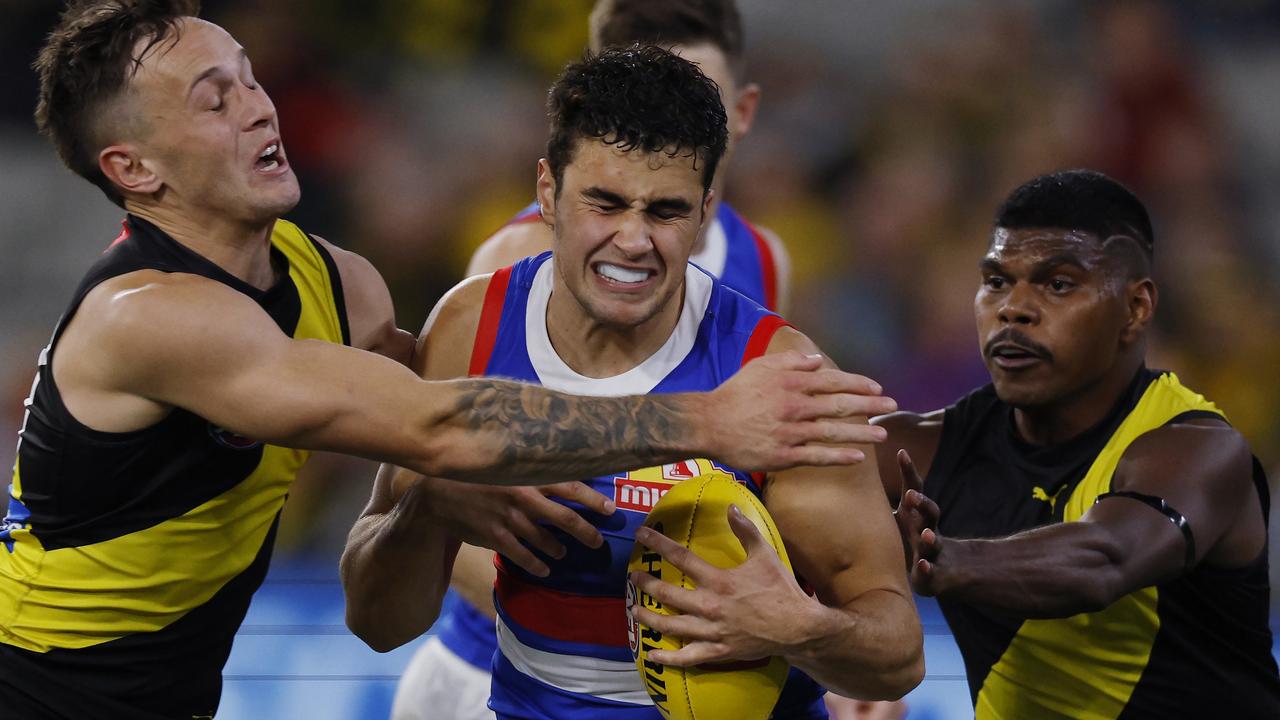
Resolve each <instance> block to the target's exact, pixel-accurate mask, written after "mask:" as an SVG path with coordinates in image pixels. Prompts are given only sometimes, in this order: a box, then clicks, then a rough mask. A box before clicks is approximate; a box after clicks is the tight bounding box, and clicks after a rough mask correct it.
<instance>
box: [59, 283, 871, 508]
mask: <svg viewBox="0 0 1280 720" xmlns="http://www.w3.org/2000/svg"><path fill="white" fill-rule="evenodd" d="M94 293H97V297H96V302H90V301H89V300H88V299H87V300H86V304H87V305H89V306H90V307H88V308H82V310H83V311H84V312H83V313H78V314H77V318H76V321H83V322H80V326H81V340H82V344H84V345H85V346H86V347H90V348H93V349H94V352H92V353H87V354H76V353H66V352H63V353H59V354H58V356H55V362H61V363H63V366H62V367H55V372H56V373H57V374H58V376H59V385H60V386H63V385H70V386H77V384H79V386H83V385H88V386H90V388H91V389H92V390H93V391H94V392H95V393H96V394H97V396H99V397H100V398H101V397H103V396H106V397H107V399H108V400H110V401H114V400H122V402H124V403H125V404H132V406H140V407H141V410H140V411H139V414H140V415H147V414H148V413H150V415H149V417H151V418H152V419H151V420H150V422H154V421H155V420H157V419H158V418H159V417H162V416H163V414H164V413H165V412H167V409H166V408H172V407H181V408H185V409H187V410H190V411H192V412H194V413H196V414H197V415H200V416H202V417H204V418H206V419H208V420H210V421H211V422H213V423H214V424H215V425H218V426H220V427H223V428H226V429H228V430H231V431H233V432H236V433H239V434H241V435H245V436H247V437H252V438H255V439H259V440H264V441H266V442H270V443H273V444H277V445H285V446H290V447H299V448H306V449H323V450H334V451H338V452H345V453H349V454H353V455H361V456H364V457H369V458H373V459H380V460H385V461H390V462H393V463H396V464H398V465H401V466H403V467H409V468H412V469H414V470H417V471H419V472H423V473H425V474H430V475H436V476H447V477H454V478H458V479H461V480H468V481H476V482H487V483H499V484H503V483H506V484H511V483H528V482H539V481H548V480H552V479H559V478H563V477H566V476H568V477H585V476H589V475H592V474H595V473H600V472H606V471H610V470H618V469H620V468H634V467H643V466H648V465H653V464H657V463H661V462H674V461H676V460H679V459H681V458H686V457H692V456H707V457H714V458H717V459H720V460H722V461H724V462H729V463H735V464H738V465H744V466H748V467H762V468H778V467H785V466H790V465H795V464H801V463H805V464H831V463H849V462H854V461H856V460H858V459H860V458H861V452H860V451H856V450H852V449H848V448H842V447H833V448H829V447H823V446H819V445H816V444H814V443H816V442H819V441H824V442H825V441H836V442H858V441H867V440H870V439H871V438H870V436H869V435H868V434H867V432H866V430H867V429H866V428H865V427H857V426H850V425H847V424H844V423H840V422H837V421H833V420H832V419H831V418H839V417H844V416H848V415H856V414H865V413H868V412H875V410H876V408H879V407H882V406H883V402H882V399H881V398H879V397H875V395H876V394H878V392H879V388H878V386H875V385H874V384H873V383H871V382H870V381H869V380H867V379H866V378H861V377H858V376H853V375H848V374H845V373H840V372H837V371H834V370H818V369H817V366H818V364H819V360H818V359H817V358H806V357H804V356H802V355H801V354H800V353H791V354H788V355H785V356H775V357H769V358H764V359H761V360H758V361H756V362H754V363H752V365H751V366H750V367H748V368H746V369H744V371H743V372H742V373H740V376H739V378H737V379H735V380H734V381H731V382H730V383H727V384H725V385H724V386H722V387H721V388H720V389H718V390H716V391H715V392H712V393H693V394H681V395H653V396H642V397H622V398H582V397H574V396H567V395H562V394H559V393H554V392H550V391H548V390H545V389H543V388H540V387H534V386H529V385H522V384H519V383H513V382H507V381H502V380H493V379H488V378H481V379H470V380H454V381H448V382H425V381H422V380H421V379H419V378H418V377H417V376H415V375H414V373H413V372H411V371H410V370H408V369H407V368H405V367H404V366H402V365H400V364H398V363H396V362H395V361H393V360H390V359H388V358H386V357H382V356H380V355H376V354H374V353H371V352H363V351H359V350H354V349H351V348H346V347H342V346H338V345H334V344H332V343H327V342H321V341H318V340H294V339H292V338H290V337H288V336H286V335H285V334H284V333H282V332H281V331H280V329H279V328H278V327H277V326H276V325H275V323H274V321H272V320H271V319H270V318H269V317H268V316H267V315H266V313H264V312H263V311H262V309H261V308H260V307H258V305H257V304H255V303H254V302H253V301H252V300H250V299H249V298H247V297H246V296H244V295H243V294H241V293H238V292H236V291H234V290H232V289H230V288H228V287H226V286H224V285H222V284H220V283H216V282H212V281H207V280H204V279H203V278H196V277H194V276H187V275H182V276H177V275H173V276H170V275H165V274H163V273H157V272H151V271H144V272H139V273H131V274H130V275H127V276H121V278H116V279H114V280H113V281H108V282H107V283H103V285H101V286H99V287H98V288H97V289H95V291H94ZM91 295H93V293H91ZM95 305H96V307H97V310H98V315H99V317H97V318H92V317H86V316H91V315H92V314H93V312H92V310H93V306H95ZM209 307H217V308H218V309H219V310H218V312H216V313H210V312H208V308H209ZM95 319H96V320H100V321H101V322H94V320H95ZM76 321H73V322H76ZM63 348H64V349H65V346H63ZM455 351H456V350H455ZM78 355H79V356H80V358H81V360H80V361H79V362H80V365H79V366H78V367H76V368H73V371H70V372H69V374H67V373H64V371H67V367H66V362H73V363H74V362H76V361H75V360H74V358H76V357H77V356H78ZM84 357H91V358H94V361H93V362H88V361H86V360H84V359H83V358H84ZM68 358H73V359H72V360H68ZM64 379H66V380H67V381H68V382H67V383H64ZM107 404H110V403H109V402H108V403H107ZM70 405H71V403H69V406H70ZM74 410H75V409H74V408H73V411H74ZM77 416H78V417H79V415H77ZM108 416H109V417H118V416H117V415H116V414H113V413H108ZM90 424H91V425H92V423H90ZM141 426H145V423H144V424H142V425H141Z"/></svg>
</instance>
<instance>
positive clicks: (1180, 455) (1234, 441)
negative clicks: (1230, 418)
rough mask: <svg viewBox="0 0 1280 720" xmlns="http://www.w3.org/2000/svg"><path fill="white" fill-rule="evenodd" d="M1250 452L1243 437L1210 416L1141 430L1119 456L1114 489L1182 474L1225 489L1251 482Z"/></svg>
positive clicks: (1179, 476) (1182, 476) (1194, 480)
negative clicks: (1146, 430)
mask: <svg viewBox="0 0 1280 720" xmlns="http://www.w3.org/2000/svg"><path fill="white" fill-rule="evenodd" d="M1252 468H1253V453H1252V451H1251V450H1250V449H1249V444H1248V442H1247V441H1246V440H1245V438H1244V436H1243V435H1241V434H1240V432H1239V431H1237V430H1236V429H1235V428H1233V427H1231V426H1230V425H1228V424H1227V423H1226V422H1225V421H1222V420H1215V419H1212V418H1203V419H1195V420H1188V421H1185V422H1178V423H1171V424H1168V425H1164V426H1162V427H1159V428H1156V429H1155V430H1152V431H1150V432H1147V433H1144V434H1143V435H1141V436H1139V437H1138V438H1137V439H1136V440H1134V441H1133V442H1132V443H1131V444H1130V445H1129V447H1128V448H1126V449H1125V452H1124V454H1123V455H1122V456H1121V458H1120V462H1119V464H1118V465H1117V466H1116V472H1115V475H1114V481H1113V482H1114V489H1117V490H1123V489H1125V488H1127V487H1136V486H1147V487H1150V486H1151V485H1152V484H1153V483H1162V482H1163V481H1164V479H1165V478H1174V477H1178V478H1182V479H1185V480H1187V481H1191V482H1195V483H1208V484H1210V485H1211V486H1213V487H1215V488H1218V489H1222V490H1227V489H1229V488H1234V489H1237V490H1238V489H1244V488H1248V487H1250V486H1251V482H1252Z"/></svg>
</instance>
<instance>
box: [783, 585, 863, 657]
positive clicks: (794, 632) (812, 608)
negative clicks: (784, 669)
mask: <svg viewBox="0 0 1280 720" xmlns="http://www.w3.org/2000/svg"><path fill="white" fill-rule="evenodd" d="M789 618H790V620H789V622H787V623H786V625H785V630H784V633H783V636H782V637H780V638H779V639H778V645H779V648H778V650H777V651H776V652H774V653H773V654H775V655H781V656H782V657H784V658H786V659H787V662H789V663H791V664H792V665H801V664H804V663H805V662H806V661H809V660H812V659H813V658H815V657H821V656H823V655H824V654H825V650H824V648H825V647H826V646H827V645H828V644H829V643H831V642H835V641H838V638H839V636H840V633H841V631H842V630H843V629H844V625H845V623H846V620H847V619H846V618H845V617H844V615H843V613H841V611H839V610H837V609H835V608H831V607H827V606H826V605H823V604H822V603H820V602H818V599H817V598H815V597H813V596H806V598H805V601H804V602H802V603H799V606H798V607H796V608H795V609H794V610H793V611H789Z"/></svg>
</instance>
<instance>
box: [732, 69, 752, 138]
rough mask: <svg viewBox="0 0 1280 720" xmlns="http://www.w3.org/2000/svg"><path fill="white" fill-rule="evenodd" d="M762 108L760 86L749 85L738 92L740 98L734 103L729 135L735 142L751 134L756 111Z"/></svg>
mask: <svg viewBox="0 0 1280 720" xmlns="http://www.w3.org/2000/svg"><path fill="white" fill-rule="evenodd" d="M759 107H760V86H759V85H757V84H755V83H747V84H746V85H743V86H742V88H741V89H740V90H738V97H737V98H736V99H735V100H734V102H733V109H732V111H731V112H732V114H731V115H730V117H729V134H730V135H731V136H733V139H734V140H740V139H742V137H743V136H745V135H746V134H747V133H749V132H751V126H752V125H754V124H755V121H756V110H757V109H758V108H759Z"/></svg>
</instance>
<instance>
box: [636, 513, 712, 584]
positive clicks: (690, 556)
mask: <svg viewBox="0 0 1280 720" xmlns="http://www.w3.org/2000/svg"><path fill="white" fill-rule="evenodd" d="M636 542H638V543H640V544H641V545H644V546H645V547H647V548H649V549H650V550H653V551H655V552H657V553H658V554H659V555H661V556H662V559H663V560H665V561H666V562H667V563H669V564H671V565H672V566H674V567H675V568H676V569H677V570H680V571H681V572H683V573H684V574H685V575H687V576H689V578H690V579H691V580H693V582H694V584H695V585H705V584H707V582H708V581H709V580H710V579H711V577H712V575H714V574H715V573H717V572H719V568H717V567H715V566H714V565H712V564H711V563H708V562H707V561H706V560H703V559H702V558H700V557H698V556H697V555H695V554H694V553H693V552H692V551H691V550H689V548H686V547H684V546H683V545H680V544H679V543H677V542H676V541H674V540H672V539H671V538H669V537H667V536H666V535H663V534H662V533H660V532H658V531H656V530H654V529H653V528H650V527H644V526H641V527H639V528H637V529H636Z"/></svg>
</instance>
